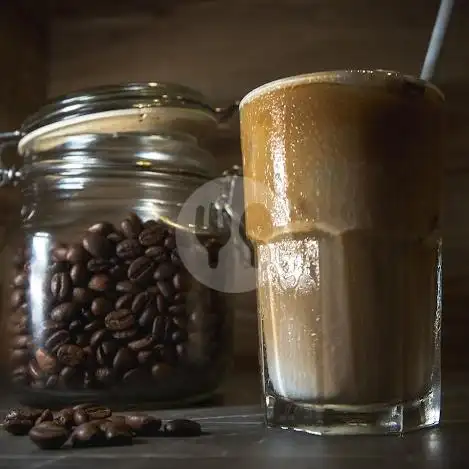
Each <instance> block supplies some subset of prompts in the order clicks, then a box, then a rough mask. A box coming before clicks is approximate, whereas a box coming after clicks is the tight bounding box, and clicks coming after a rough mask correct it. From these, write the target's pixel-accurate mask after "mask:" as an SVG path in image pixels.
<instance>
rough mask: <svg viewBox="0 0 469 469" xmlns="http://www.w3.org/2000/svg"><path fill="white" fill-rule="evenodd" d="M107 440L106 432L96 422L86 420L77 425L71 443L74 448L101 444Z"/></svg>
mask: <svg viewBox="0 0 469 469" xmlns="http://www.w3.org/2000/svg"><path fill="white" fill-rule="evenodd" d="M105 441H106V437H105V435H104V432H103V431H102V430H101V428H99V425H98V423H96V422H86V423H83V424H82V425H80V426H78V427H76V428H75V430H74V431H73V433H72V437H71V443H72V446H73V447H74V448H87V447H91V446H101V445H103V444H104V443H105Z"/></svg>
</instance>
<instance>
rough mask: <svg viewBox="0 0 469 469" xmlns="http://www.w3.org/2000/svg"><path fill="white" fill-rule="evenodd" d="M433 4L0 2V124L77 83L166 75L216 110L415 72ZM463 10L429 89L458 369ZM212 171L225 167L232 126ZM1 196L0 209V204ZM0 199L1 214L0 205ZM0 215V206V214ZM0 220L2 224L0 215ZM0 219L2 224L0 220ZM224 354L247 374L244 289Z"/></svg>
mask: <svg viewBox="0 0 469 469" xmlns="http://www.w3.org/2000/svg"><path fill="white" fill-rule="evenodd" d="M438 5H439V1H438V0H381V1H376V0H354V1H350V0H237V1H234V0H218V1H213V0H212V1H208V0H192V1H189V0H185V1H182V0H179V1H177V0H173V1H169V0H168V1H156V0H154V1H149V0H138V1H135V0H133V1H132V2H130V1H111V0H94V1H90V0H81V1H78V0H69V1H67V2H63V1H59V0H49V1H47V0H16V2H7V1H4V2H2V3H1V6H0V58H1V60H2V65H1V68H0V70H1V73H0V130H11V129H14V128H15V127H16V126H18V125H19V124H20V122H21V121H22V120H23V119H24V118H25V117H26V116H27V115H28V114H29V113H31V112H32V111H34V110H35V109H37V108H38V107H39V105H40V104H41V103H42V102H43V101H44V100H45V99H46V98H47V97H52V96H54V95H57V94H60V93H67V92H69V91H71V90H75V89H78V88H82V87H86V86H94V85H101V84H109V83H118V82H126V81H139V80H142V81H149V80H150V81H170V82H179V83H183V84H186V85H189V86H192V87H194V88H196V89H199V90H200V91H202V92H204V93H205V94H206V95H207V96H209V97H210V98H211V99H212V100H213V102H214V104H216V105H220V106H221V105H226V104H229V103H231V102H232V101H233V100H235V99H239V98H240V97H242V96H243V95H244V94H245V93H246V92H248V91H249V90H250V89H252V88H254V87H255V86H257V85H259V84H262V83H264V82H267V81H270V80H273V79H276V78H279V77H283V76H288V75H292V74H297V73H305V72H310V71H319V70H324V69H340V68H386V69H395V70H399V71H403V72H406V73H410V74H418V73H419V71H420V68H421V65H422V62H423V58H424V54H425V50H426V46H427V42H428V40H429V37H430V33H431V29H432V27H433V22H434V19H435V16H436V12H437V9H438ZM468 44H469V2H468V1H467V0H456V2H455V10H454V12H453V17H452V20H451V23H450V29H449V32H448V35H447V39H446V41H445V46H444V48H443V51H442V56H441V60H440V62H439V64H438V69H437V73H436V76H435V78H434V81H435V83H436V84H438V85H439V86H440V87H441V88H442V89H443V91H444V92H445V93H446V95H447V101H448V105H447V109H448V148H447V153H446V165H445V174H444V177H445V186H446V191H445V200H444V272H445V303H444V324H443V340H444V354H443V359H444V364H445V367H446V368H458V369H461V368H465V367H469V352H467V348H466V344H467V343H469V340H468V339H469V331H468V329H469V311H468V306H469V206H468V205H469V204H468V203H467V201H468V200H469V199H468V197H469V136H468V134H469V47H468ZM217 156H218V157H219V158H220V159H221V160H222V163H221V164H222V165H225V164H226V166H228V165H230V164H232V163H233V162H237V161H239V158H240V153H239V143H238V128H237V123H236V120H235V121H234V123H233V126H232V130H231V133H230V134H229V135H228V137H226V138H224V139H223V142H222V143H221V145H220V149H219V154H218V155H217ZM3 200H5V201H6V202H3ZM16 200H18V199H17V196H16V194H15V193H14V192H11V191H8V190H3V191H2V206H6V205H7V203H8V204H9V203H14V202H15V201H16ZM2 216H3V217H5V219H7V212H6V211H4V212H3V215H2ZM5 222H6V223H7V221H5ZM5 222H4V223H5ZM234 303H235V305H236V308H237V321H236V336H237V337H236V351H237V356H238V357H241V359H243V357H244V362H246V363H248V364H253V366H257V358H256V356H257V338H256V328H257V321H256V317H255V299H254V296H253V295H252V294H247V295H239V296H238V297H237V298H236V299H235V300H234Z"/></svg>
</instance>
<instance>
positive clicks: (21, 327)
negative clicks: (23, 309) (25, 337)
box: [8, 315, 28, 335]
mask: <svg viewBox="0 0 469 469" xmlns="http://www.w3.org/2000/svg"><path fill="white" fill-rule="evenodd" d="M17 319H18V320H17V321H16V320H15V321H12V322H11V324H9V326H8V332H10V333H11V334H12V335H21V334H26V333H27V332H28V318H27V316H24V315H20V316H19V317H18V318H17Z"/></svg>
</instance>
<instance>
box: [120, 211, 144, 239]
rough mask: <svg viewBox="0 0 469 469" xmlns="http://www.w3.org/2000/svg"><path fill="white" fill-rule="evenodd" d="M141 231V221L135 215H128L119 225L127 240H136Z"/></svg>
mask: <svg viewBox="0 0 469 469" xmlns="http://www.w3.org/2000/svg"><path fill="white" fill-rule="evenodd" d="M142 229H143V224H142V221H141V220H140V218H138V216H137V215H135V213H131V214H129V216H128V217H127V218H126V219H125V220H124V221H123V222H122V223H121V230H122V233H124V235H125V236H126V237H127V238H138V235H139V234H140V233H141V231H142Z"/></svg>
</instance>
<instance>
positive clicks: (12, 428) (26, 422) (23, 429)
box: [3, 417, 34, 436]
mask: <svg viewBox="0 0 469 469" xmlns="http://www.w3.org/2000/svg"><path fill="white" fill-rule="evenodd" d="M33 425H34V420H32V419H26V418H24V417H16V418H9V419H5V420H4V422H3V428H4V430H5V431H7V432H8V433H11V434H12V435H15V436H22V435H27V434H28V432H29V430H31V428H32V427H33Z"/></svg>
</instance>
